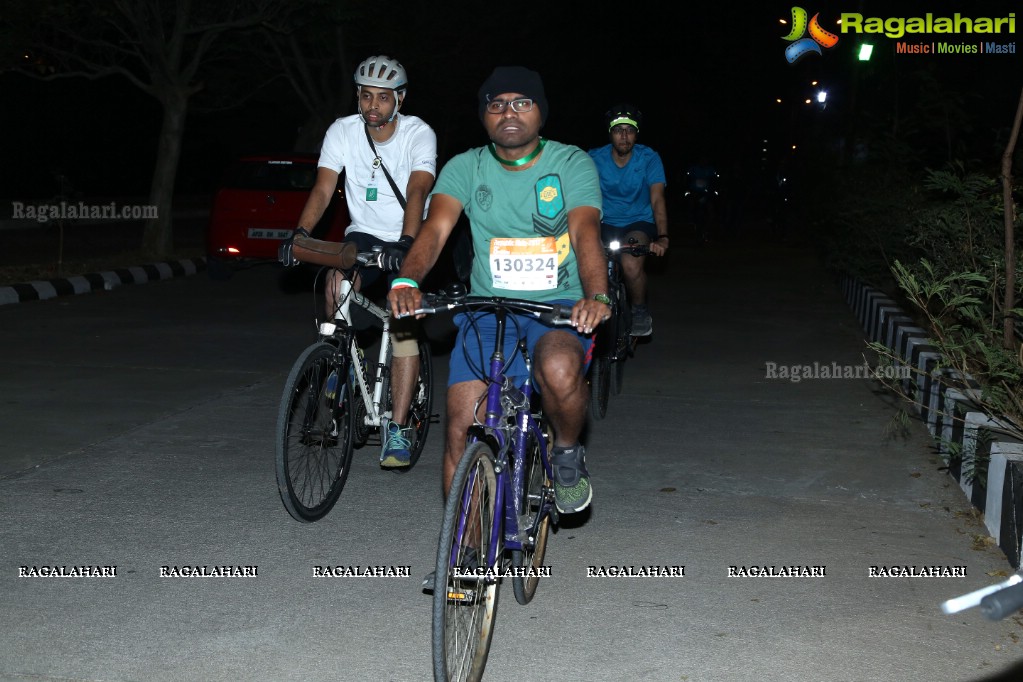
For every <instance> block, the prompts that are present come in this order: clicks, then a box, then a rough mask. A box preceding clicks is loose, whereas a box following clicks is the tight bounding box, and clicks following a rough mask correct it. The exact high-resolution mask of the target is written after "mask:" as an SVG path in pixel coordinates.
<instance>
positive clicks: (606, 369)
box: [590, 239, 650, 420]
mask: <svg viewBox="0 0 1023 682" xmlns="http://www.w3.org/2000/svg"><path fill="white" fill-rule="evenodd" d="M604 253H605V254H607V281H608V294H609V296H610V298H611V319H610V320H608V321H607V322H606V323H604V324H602V325H600V326H599V327H598V328H597V336H596V339H595V340H594V344H593V360H592V361H591V363H590V416H592V417H593V418H594V419H596V420H600V419H603V418H604V417H605V416H606V415H607V405H608V399H609V396H611V395H618V394H620V393H621V392H622V384H623V383H624V382H625V361H626V360H627V359H629V358H630V357H632V355H633V354H634V353H635V350H636V343H637V337H635V336H633V335H632V306H631V304H630V303H629V296H628V292H627V291H626V287H625V281H624V279H623V277H622V263H621V257H622V254H630V255H632V256H637V257H638V256H646V255H648V254H649V253H650V247H649V246H648V245H646V244H637V243H636V240H635V239H631V240H629V243H628V244H627V245H622V243H621V242H619V241H617V240H615V241H612V242H610V243H608V244H607V246H605V247H604Z"/></svg>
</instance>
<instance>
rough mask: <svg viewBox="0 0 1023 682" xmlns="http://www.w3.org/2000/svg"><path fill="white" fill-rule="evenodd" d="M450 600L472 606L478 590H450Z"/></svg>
mask: <svg viewBox="0 0 1023 682" xmlns="http://www.w3.org/2000/svg"><path fill="white" fill-rule="evenodd" d="M448 600H449V601H457V602H462V603H463V604H472V603H473V602H475V601H476V590H453V589H451V588H448Z"/></svg>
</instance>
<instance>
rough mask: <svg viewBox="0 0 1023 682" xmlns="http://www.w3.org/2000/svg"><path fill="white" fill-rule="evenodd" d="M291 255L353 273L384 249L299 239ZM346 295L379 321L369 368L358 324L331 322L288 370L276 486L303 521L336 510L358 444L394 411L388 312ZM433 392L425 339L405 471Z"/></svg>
mask: <svg viewBox="0 0 1023 682" xmlns="http://www.w3.org/2000/svg"><path fill="white" fill-rule="evenodd" d="M293 253H294V256H295V258H296V259H297V260H299V261H302V262H306V263H313V264H317V265H322V266H325V267H333V268H339V269H342V270H347V271H349V273H350V276H351V278H352V279H354V276H355V273H357V272H358V271H359V269H360V268H363V267H380V252H379V251H373V252H364V253H358V252H357V249H356V248H355V245H354V244H351V243H347V242H340V243H338V242H325V241H320V240H316V239H312V238H304V237H296V238H295V241H294V247H293ZM314 291H315V285H314ZM341 299H342V300H341V302H340V303H339V305H338V308H339V309H341V308H343V307H345V306H351V304H354V306H357V307H358V308H359V309H360V310H362V311H364V312H365V313H368V314H369V316H370V317H371V318H373V320H374V321H375V322H374V323H376V322H379V323H380V324H381V325H382V333H381V335H380V349H379V352H378V353H377V362H376V365H375V367H370V366H369V365H368V363H367V362H366V353H365V348H364V347H363V345H361V344H360V340H359V338H358V334H357V330H356V328H355V326H354V325H351V324H345V323H344V322H339V321H337V320H335V321H329V320H328V321H325V322H322V323H320V324H319V325H318V328H317V340H316V341H315V342H313V343H312V344H311V345H310V346H308V347H307V348H306V349H305V350H304V351H303V352H302V353H301V354H300V355H299V357H298V359H297V360H296V361H295V363H294V365H293V366H292V368H291V372H290V373H289V375H288V379H287V381H286V382H285V385H284V395H283V397H282V398H281V403H280V409H279V411H278V415H277V435H276V471H277V487H278V490H279V492H280V495H281V500H282V501H283V502H284V507H285V509H287V510H288V513H289V514H291V516H292V517H294V518H295V519H296V520H298V521H302V522H311V521H318V520H320V519H322V518H323V517H324V516H325V515H326V514H327V513H328V512H329V511H330V510H331V508H332V507H333V506H334V504H335V503H336V502H337V499H338V497H339V496H340V495H341V491H342V489H343V488H344V485H345V482H346V481H347V479H348V474H349V472H350V469H351V463H352V455H353V450H354V448H355V447H362V446H363V445H365V444H366V443H367V442H368V441H369V436H370V433H371V432H373V431H376V432H379V431H380V429H381V428H382V427H383V426H384V425H385V424H386V420H387V419H389V418H390V417H391V416H392V410H391V386H390V366H391V351H392V349H391V339H390V335H389V334H388V332H389V331H390V326H391V325H390V315H389V313H388V311H387V310H385V309H384V308H382V307H380V306H379V305H377V304H376V303H374V302H373V301H371V300H369V299H368V298H366V297H365V296H364V295H362V294H361V293H359V292H355V291H352V290H351V287H350V286H347V287H343V288H342V297H341ZM319 309H320V308H319V307H317V310H319ZM432 397H433V363H432V354H431V350H430V345H429V343H428V342H427V341H425V340H424V339H420V340H419V376H418V378H417V380H416V385H415V388H414V389H413V393H412V404H411V406H410V408H409V413H408V419H407V420H406V424H407V425H411V426H412V427H413V431H412V434H413V436H412V438H411V439H410V440H411V441H412V442H411V445H410V455H411V458H410V463H409V466H408V467H407V468H403V469H394V471H402V472H404V471H408V470H410V469H411V468H412V467H413V466H414V465H415V463H416V462H417V461H418V460H419V456H420V454H422V451H423V445H424V444H425V443H426V436H427V433H428V431H429V428H430V422H431V420H432V419H433V415H432V414H431V412H430V410H431V407H432V402H433V400H432Z"/></svg>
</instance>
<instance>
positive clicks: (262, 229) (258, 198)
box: [206, 154, 349, 279]
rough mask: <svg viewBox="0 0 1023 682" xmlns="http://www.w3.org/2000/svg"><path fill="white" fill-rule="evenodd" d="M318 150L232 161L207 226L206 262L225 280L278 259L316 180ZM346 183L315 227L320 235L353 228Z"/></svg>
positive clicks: (335, 236) (336, 235)
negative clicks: (281, 248)
mask: <svg viewBox="0 0 1023 682" xmlns="http://www.w3.org/2000/svg"><path fill="white" fill-rule="evenodd" d="M317 159H318V157H317V156H316V155H314V154H278V155H263V156H246V157H243V158H241V159H239V160H238V161H237V162H235V163H234V164H232V166H231V167H230V168H229V169H228V171H227V173H226V174H225V177H224V180H223V182H222V183H221V186H220V189H219V190H218V191H217V193H216V195H215V197H214V199H213V207H212V209H211V210H210V221H209V226H208V227H207V230H206V256H207V259H206V265H207V270H208V272H209V274H210V276H211V277H213V278H215V279H225V278H227V277H230V276H231V273H232V271H233V270H234V269H236V268H238V267H244V266H248V265H252V264H257V263H266V262H274V261H276V260H277V247H278V246H279V245H280V243H281V240H282V239H286V238H288V237H290V236H291V233H292V232H293V231H294V230H295V228H296V227H297V226H298V218H299V216H300V215H301V213H302V209H303V208H304V207H305V203H306V200H307V199H308V198H309V190H311V189H312V187H313V185H314V184H315V182H316V162H317ZM348 223H349V218H348V207H347V205H346V203H345V198H344V185H343V183H342V182H340V181H339V183H338V187H337V191H336V192H335V194H334V199H333V200H332V201H331V202H330V206H329V207H328V208H327V211H326V212H325V213H324V215H323V218H322V219H321V220H320V222H319V223H318V224H317V225H316V226H315V227H314V228H313V230H312V233H313V235H314V236H315V237H317V238H318V239H328V240H332V241H341V240H342V239H343V238H344V234H345V228H347V227H348Z"/></svg>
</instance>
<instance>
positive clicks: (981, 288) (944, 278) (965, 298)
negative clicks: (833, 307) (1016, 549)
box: [869, 163, 1023, 479]
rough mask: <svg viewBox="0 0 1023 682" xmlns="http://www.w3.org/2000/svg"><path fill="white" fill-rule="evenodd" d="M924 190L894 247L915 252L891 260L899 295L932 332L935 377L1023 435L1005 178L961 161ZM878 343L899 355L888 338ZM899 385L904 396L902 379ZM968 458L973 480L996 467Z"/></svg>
mask: <svg viewBox="0 0 1023 682" xmlns="http://www.w3.org/2000/svg"><path fill="white" fill-rule="evenodd" d="M921 190H922V192H924V193H925V197H924V199H925V200H923V201H921V202H919V203H918V204H917V205H915V206H914V210H913V215H912V218H911V220H910V221H909V225H911V229H908V230H897V231H895V234H897V235H898V237H899V238H901V239H902V240H903V242H904V243H903V244H902V245H899V244H894V243H893V244H890V245H889V246H888V248H889V250H891V251H898V252H899V253H902V254H904V255H906V256H908V258H906V259H905V260H903V259H901V258H897V259H895V260H894V261H893V262H892V263H891V266H890V273H891V275H892V277H893V280H894V283H895V284H896V286H897V287H898V294H899V298H901V299H902V301H903V302H904V303H906V304H908V312H910V313H911V314H913V315H914V316H915V317H916V318H917V320H918V322H919V324H920V325H921V326H922V327H924V328H925V329H927V330H928V331H929V332H930V340H929V341H930V343H931V345H933V346H934V347H935V348H936V349H937V351H938V353H939V355H940V358H941V359H940V362H939V366H938V368H937V369H936V370H935V371H934V372H933V373H932V376H933V377H934V378H935V380H937V381H940V382H944V383H946V384H948V385H950V386H951V387H954V388H957V389H961V390H966V391H968V393H969V395H970V396H971V397H972V403H973V404H972V405H971V407H970V409H971V410H973V411H979V412H981V413H983V414H985V415H986V416H988V417H989V418H991V419H993V420H995V421H996V422H998V423H999V424H1000V425H1001V426H1000V427H997V428H996V429H994V430H996V431H998V432H1001V433H1003V434H1005V435H1008V436H1010V437H1013V438H1020V439H1023V365H1021V362H1020V354H1019V343H1018V339H1016V341H1015V344H1014V347H1013V348H1012V349H1006V348H1005V347H1004V344H1003V338H1002V335H1003V324H1002V320H1003V317H1004V315H1005V314H1009V315H1014V316H1019V315H1020V314H1021V312H1023V311H1021V310H1019V309H1018V308H1014V309H1012V310H1009V311H1004V310H1003V305H1002V302H1003V301H1004V298H1005V297H1004V292H1005V285H1006V281H1005V254H1004V252H1003V249H1004V235H1003V234H1002V229H1003V228H1002V217H1001V210H1002V206H1001V196H1000V191H999V186H998V183H997V181H996V180H995V179H994V178H992V177H989V176H986V175H984V174H982V173H977V172H969V171H967V170H966V168H965V167H964V165H963V164H959V163H955V164H950V165H949V166H948V167H947V168H945V169H942V170H927V171H926V174H925V178H924V180H923V182H922V184H921ZM902 218H903V219H904V218H905V216H902ZM893 236H894V235H891V236H890V237H893ZM889 241H891V239H889ZM1016 282H1017V288H1018V287H1019V283H1020V282H1023V280H1021V279H1020V278H1019V275H1018V274H1017V279H1016ZM1018 293H1019V292H1018V291H1017V295H1018ZM869 345H870V348H871V349H872V350H874V351H875V352H877V353H880V354H882V355H887V356H888V357H890V358H892V359H893V360H894V359H896V358H894V355H893V351H892V350H891V349H888V348H886V347H884V346H883V344H879V343H871V344H869ZM915 370H916V371H918V372H919V371H922V370H921V369H920V368H915ZM939 370H940V371H939ZM889 386H890V388H892V389H893V390H896V391H898V392H899V393H900V394H901V393H902V390H901V387H900V386H898V385H897V384H896V383H895V382H889ZM953 418H955V417H954V416H953ZM982 437H983V436H982ZM953 445H954V444H952V443H945V445H944V447H943V448H942V449H943V451H945V452H946V455H947V456H948V457H951V458H960V457H961V456H962V453H960V452H959V451H958V448H956V447H953ZM963 464H964V475H965V476H966V477H967V478H968V479H973V478H976V477H977V476H980V475H981V474H982V473H983V472H984V471H985V470H986V466H987V464H986V461H985V459H984V458H983V457H979V456H978V457H974V456H969V457H966V458H965V459H964V462H963Z"/></svg>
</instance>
